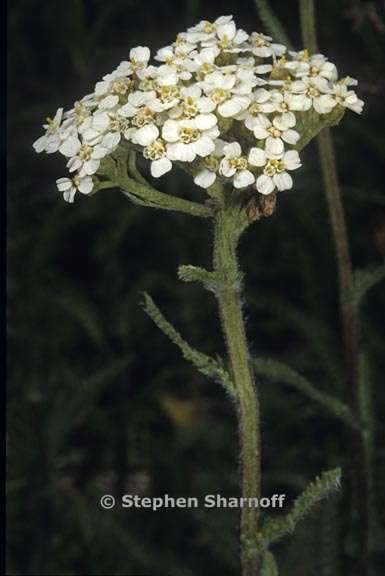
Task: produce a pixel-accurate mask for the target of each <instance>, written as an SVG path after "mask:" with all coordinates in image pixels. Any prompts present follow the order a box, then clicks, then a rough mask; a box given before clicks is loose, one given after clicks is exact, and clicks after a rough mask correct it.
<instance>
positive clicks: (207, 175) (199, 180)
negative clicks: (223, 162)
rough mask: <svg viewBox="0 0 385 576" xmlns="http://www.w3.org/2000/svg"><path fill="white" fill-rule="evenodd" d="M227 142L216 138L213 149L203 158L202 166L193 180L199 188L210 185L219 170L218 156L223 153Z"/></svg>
mask: <svg viewBox="0 0 385 576" xmlns="http://www.w3.org/2000/svg"><path fill="white" fill-rule="evenodd" d="M226 144H227V142H225V141H224V140H221V139H220V138H217V140H216V141H215V150H214V151H213V153H212V154H210V155H209V156H206V157H205V158H203V160H202V163H203V166H204V167H203V168H202V169H201V170H199V172H198V173H197V174H196V175H195V178H194V182H195V184H196V185H197V186H200V187H201V188H209V187H210V186H212V185H213V184H214V182H215V180H216V178H217V173H218V170H219V158H221V157H222V156H223V154H224V152H223V149H224V147H225V146H226Z"/></svg>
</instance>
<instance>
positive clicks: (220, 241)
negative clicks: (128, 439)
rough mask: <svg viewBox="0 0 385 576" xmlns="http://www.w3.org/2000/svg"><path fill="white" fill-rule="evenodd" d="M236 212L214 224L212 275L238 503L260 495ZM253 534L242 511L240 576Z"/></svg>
mask: <svg viewBox="0 0 385 576" xmlns="http://www.w3.org/2000/svg"><path fill="white" fill-rule="evenodd" d="M239 216H240V212H239V208H232V207H227V208H224V209H223V210H221V211H220V212H219V213H218V214H217V216H216V219H215V243H214V270H215V272H216V274H217V275H218V278H219V279H220V281H219V284H218V289H217V297H218V304H219V311H220V317H221V321H222V327H223V332H224V335H225V340H226V345H227V351H228V355H229V362H230V367H231V372H232V377H233V381H234V384H235V389H236V396H237V408H238V421H239V442H240V452H241V467H242V497H244V498H258V497H259V495H260V482H261V481H260V458H261V449H260V429H259V428H260V424H259V403H258V397H257V392H256V388H255V384H254V376H253V371H252V369H251V368H250V362H249V351H248V345H247V340H246V332H245V326H244V320H243V315H242V307H241V294H240V291H241V288H240V286H241V282H240V273H239V270H238V265H237V258H236V248H237V244H238V240H239V235H240V233H241V229H242V228H241V227H240V225H239ZM257 531H258V509H257V508H248V507H245V508H242V513H241V563H242V576H257V575H258V574H259V559H258V557H257V556H256V555H255V554H254V555H250V554H249V553H248V552H247V543H248V542H250V541H251V540H252V539H253V538H255V535H256V534H257Z"/></svg>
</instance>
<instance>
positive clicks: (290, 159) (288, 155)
mask: <svg viewBox="0 0 385 576" xmlns="http://www.w3.org/2000/svg"><path fill="white" fill-rule="evenodd" d="M283 162H284V164H285V167H286V169H287V170H296V169H297V168H299V167H300V166H301V159H300V157H299V154H298V152H297V150H288V151H287V152H285V154H284V156H283Z"/></svg>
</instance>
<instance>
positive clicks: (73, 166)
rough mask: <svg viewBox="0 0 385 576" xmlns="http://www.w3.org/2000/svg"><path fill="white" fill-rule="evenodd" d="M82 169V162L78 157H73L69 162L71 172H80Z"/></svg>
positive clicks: (68, 166)
mask: <svg viewBox="0 0 385 576" xmlns="http://www.w3.org/2000/svg"><path fill="white" fill-rule="evenodd" d="M81 167H82V162H81V160H80V158H78V156H73V157H72V158H70V159H69V160H68V162H67V168H68V170H69V171H70V172H75V170H79V169H80V168H81Z"/></svg>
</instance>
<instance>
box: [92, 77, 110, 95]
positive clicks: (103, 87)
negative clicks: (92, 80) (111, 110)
mask: <svg viewBox="0 0 385 576" xmlns="http://www.w3.org/2000/svg"><path fill="white" fill-rule="evenodd" d="M109 87H110V83H109V82H104V81H103V80H102V81H101V82H97V83H96V84H95V94H96V96H103V94H106V92H108V89H109Z"/></svg>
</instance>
